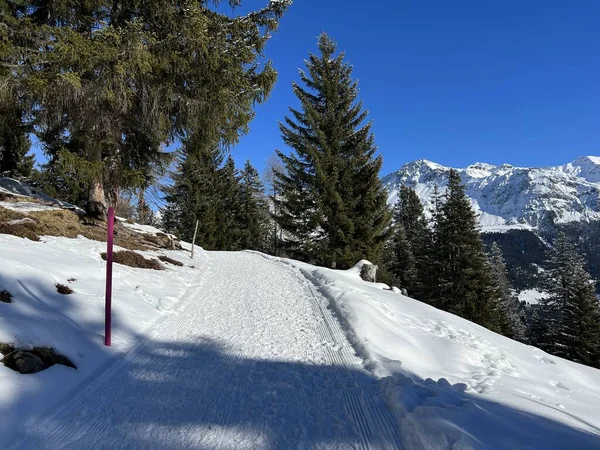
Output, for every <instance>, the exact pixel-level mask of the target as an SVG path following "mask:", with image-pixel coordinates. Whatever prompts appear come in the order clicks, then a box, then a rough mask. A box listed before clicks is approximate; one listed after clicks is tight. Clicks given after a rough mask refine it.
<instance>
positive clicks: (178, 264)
mask: <svg viewBox="0 0 600 450" xmlns="http://www.w3.org/2000/svg"><path fill="white" fill-rule="evenodd" d="M158 259H160V260H161V261H163V262H167V263H169V264H173V265H174V266H179V267H182V266H183V263H182V262H180V261H177V260H175V259H173V258H169V257H168V256H165V255H160V256H159V257H158Z"/></svg>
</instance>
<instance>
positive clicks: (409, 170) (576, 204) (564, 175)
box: [383, 156, 600, 231]
mask: <svg viewBox="0 0 600 450" xmlns="http://www.w3.org/2000/svg"><path fill="white" fill-rule="evenodd" d="M449 170H450V168H449V167H445V166H442V165H439V164H436V163H433V162H431V161H427V160H419V161H414V162H411V163H409V164H406V165H405V166H403V167H402V168H401V169H400V170H399V171H397V172H395V173H392V174H390V175H388V176H386V177H385V178H383V183H384V185H385V186H386V188H387V190H388V191H389V194H390V196H389V203H390V204H393V203H395V202H396V200H397V192H398V189H399V187H400V186H401V185H403V184H406V185H408V186H410V187H412V188H414V189H415V190H416V192H417V194H418V195H419V197H420V198H421V200H422V201H423V203H424V204H426V205H428V206H431V202H432V195H433V189H434V187H435V186H436V185H437V186H438V188H440V189H441V190H442V191H443V190H444V187H445V186H446V184H447V173H448V171H449ZM457 170H458V172H459V173H460V175H461V177H462V180H463V183H464V184H465V186H466V192H467V195H468V196H469V197H470V199H471V202H472V204H473V207H474V209H475V210H476V211H477V212H478V213H480V223H481V225H482V228H483V231H505V230H507V229H515V228H516V229H532V228H536V227H538V226H543V225H544V222H545V221H547V220H553V221H555V222H556V223H568V222H579V221H590V220H600V200H599V198H600V157H595V156H585V157H581V158H578V159H576V160H575V161H573V162H570V163H568V164H565V165H563V166H557V167H545V168H526V167H513V166H510V165H508V164H504V165H501V166H493V165H490V164H485V163H475V164H473V165H471V166H469V167H466V168H464V169H457Z"/></svg>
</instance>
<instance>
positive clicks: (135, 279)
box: [0, 209, 198, 438]
mask: <svg viewBox="0 0 600 450" xmlns="http://www.w3.org/2000/svg"><path fill="white" fill-rule="evenodd" d="M21 211H22V209H21ZM103 251H106V244H103V243H101V242H96V241H90V240H88V239H86V238H83V237H79V238H78V239H67V238H62V237H43V238H42V242H31V241H29V240H27V239H21V238H18V237H15V236H8V235H4V234H0V290H3V289H6V290H8V291H9V292H10V293H12V295H13V302H12V303H9V304H5V303H1V302H0V342H4V343H11V344H14V346H15V347H19V348H21V347H24V348H27V347H28V346H52V347H55V348H56V349H57V351H58V352H59V353H62V354H64V355H65V356H67V357H69V358H70V359H71V360H72V361H73V363H75V365H76V366H77V367H78V370H77V371H76V370H73V369H70V368H67V367H64V366H53V367H51V368H49V369H48V370H46V371H44V372H40V373H38V374H35V375H19V374H17V373H16V372H13V371H12V370H10V369H8V368H6V367H4V366H3V365H0V385H2V386H3V387H5V389H2V391H1V392H0V412H2V417H3V420H2V421H0V438H1V437H4V436H5V435H6V433H8V432H9V431H11V430H13V429H14V428H15V426H17V425H18V424H21V423H23V422H24V421H26V420H27V419H31V420H35V419H36V418H37V417H38V414H40V413H42V412H43V411H45V410H46V409H47V408H49V407H51V406H52V405H53V404H55V403H56V402H57V401H58V400H59V399H62V398H63V397H64V396H65V395H66V394H68V393H69V392H70V391H71V389H72V387H73V386H74V385H77V384H78V383H81V382H83V380H85V379H86V378H87V377H90V376H94V372H95V371H96V370H99V369H100V368H102V367H103V366H105V365H106V364H108V363H109V362H110V361H111V360H112V359H114V358H115V357H117V356H118V355H119V354H121V353H123V352H126V351H128V350H129V349H131V348H132V347H134V346H135V345H136V343H137V341H138V340H139V336H140V335H143V334H144V332H145V331H146V330H148V328H149V327H150V326H151V325H152V324H154V323H155V322H157V321H159V320H160V319H161V318H162V317H164V316H168V315H169V314H171V313H172V312H173V311H174V310H175V309H176V308H177V307H178V305H179V304H180V303H181V302H182V301H184V300H185V299H186V298H187V297H188V296H189V295H190V294H191V293H193V292H194V287H195V286H196V284H197V280H196V278H197V277H198V270H197V269H192V268H191V267H189V265H190V262H189V261H190V259H189V256H187V255H186V254H184V253H183V252H169V255H170V256H172V257H173V258H175V259H179V260H181V261H184V262H186V263H187V264H186V265H185V266H184V267H181V268H177V270H176V271H175V270H173V269H172V268H167V270H164V271H154V270H143V269H133V268H129V267H126V266H121V265H115V273H114V285H113V292H114V298H115V308H114V315H113V324H114V327H115V329H116V330H117V332H115V334H114V336H113V347H112V348H111V349H107V348H105V347H104V346H103V345H102V343H103V336H104V283H105V271H106V263H105V262H104V261H103V260H102V259H101V258H100V253H101V252H103ZM142 253H144V254H146V255H148V256H155V255H156V254H157V253H156V252H142ZM178 253H179V254H178ZM186 258H187V260H186ZM171 267H174V266H171ZM69 279H75V281H73V282H68V281H67V280H69ZM56 283H62V284H65V285H68V286H69V287H71V288H72V289H73V290H74V291H75V293H74V294H71V295H61V294H59V293H57V291H56V288H55V284H56ZM7 386H10V389H7Z"/></svg>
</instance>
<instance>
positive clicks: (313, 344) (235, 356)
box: [8, 252, 400, 450]
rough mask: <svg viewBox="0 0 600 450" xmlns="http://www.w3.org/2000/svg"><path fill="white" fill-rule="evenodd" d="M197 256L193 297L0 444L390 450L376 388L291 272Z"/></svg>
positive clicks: (239, 259)
mask: <svg viewBox="0 0 600 450" xmlns="http://www.w3.org/2000/svg"><path fill="white" fill-rule="evenodd" d="M201 257H202V258H203V259H204V261H203V263H202V264H197V266H198V267H200V270H201V272H200V271H199V275H198V279H197V280H194V283H193V284H191V285H190V290H193V292H190V290H188V293H187V294H186V295H185V296H184V297H182V299H181V300H180V303H179V304H178V305H177V306H176V309H175V310H173V311H172V312H171V314H169V315H166V316H164V319H162V320H161V321H160V322H159V323H156V324H154V325H153V326H152V327H151V330H152V331H150V332H149V333H146V334H147V336H148V338H147V340H140V343H139V344H138V346H137V347H134V348H133V349H132V350H131V351H130V352H129V353H128V354H127V355H126V356H125V357H124V358H121V359H117V360H116V361H115V360H114V359H113V360H112V362H111V363H110V364H108V367H107V365H105V366H104V367H103V368H101V369H98V370H97V371H96V372H95V373H94V374H93V375H91V376H90V377H88V379H86V380H84V381H83V383H82V384H81V385H80V386H79V387H78V389H80V390H79V393H78V394H77V395H75V396H74V397H72V398H71V399H70V400H67V401H66V403H65V404H64V405H62V406H61V407H59V408H58V409H57V410H56V412H55V413H53V414H51V415H49V416H47V418H45V419H44V420H42V421H39V422H38V423H37V424H30V426H27V427H23V430H22V431H21V434H20V435H17V436H18V438H20V439H18V440H15V441H13V442H12V445H10V444H9V446H8V448H19V449H21V448H23V449H30V448H39V449H56V448H61V449H63V448H73V449H84V448H124V449H125V448H126V449H128V450H132V449H135V448H144V449H145V448H182V449H188V448H189V449H192V448H199V449H245V448H268V449H271V448H273V449H279V448H320V449H321V448H322V449H330V448H331V449H345V448H361V449H371V448H373V449H394V448H400V438H399V436H398V434H397V428H396V424H395V421H394V419H393V416H392V414H391V412H390V411H389V410H388V409H387V407H386V405H385V402H384V400H383V398H382V395H381V392H380V389H379V386H378V384H377V381H376V380H375V379H374V378H373V377H372V376H371V375H370V374H369V373H368V371H367V370H365V369H364V367H363V361H362V360H361V359H360V358H359V357H358V356H357V355H356V354H355V352H354V349H353V348H352V346H351V345H350V343H349V342H348V340H347V338H346V335H345V333H344V331H343V329H342V327H341V325H340V324H339V323H338V321H337V319H336V318H334V317H333V315H332V312H331V311H330V310H329V309H328V308H327V305H328V301H327V300H326V299H325V298H324V297H322V296H321V295H320V294H317V293H316V290H315V288H314V287H313V286H312V283H311V282H310V281H309V280H308V279H306V277H304V276H303V275H302V274H301V272H300V271H299V270H297V269H294V268H292V267H290V266H288V265H286V264H284V263H281V262H278V261H277V260H273V259H269V258H266V257H263V256H261V255H259V254H254V253H247V252H246V253H204V252H203V253H202V256H201ZM206 342H209V343H215V342H216V344H215V345H214V346H215V347H217V350H213V349H210V348H209V350H206V349H205V347H203V345H206V344H205V343H206ZM165 351H166V354H165V353H164V352H165ZM161 352H162V353H161ZM215 355H216V356H215ZM168 357H172V358H173V361H171V360H169V358H168ZM175 357H177V358H179V359H178V360H174V358H175ZM154 381H155V382H156V383H157V384H152V385H151V386H150V387H149V388H148V386H147V385H146V384H145V383H150V382H154ZM158 383H162V384H158ZM171 399H172V404H171Z"/></svg>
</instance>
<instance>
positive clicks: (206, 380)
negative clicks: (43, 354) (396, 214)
mask: <svg viewBox="0 0 600 450" xmlns="http://www.w3.org/2000/svg"><path fill="white" fill-rule="evenodd" d="M134 228H135V226H134ZM144 230H146V231H152V230H150V229H144ZM184 247H187V244H184ZM103 249H104V245H103V244H102V243H99V242H94V241H89V240H87V239H85V238H82V237H80V238H78V239H66V238H55V237H44V238H42V242H31V241H28V240H26V239H20V238H16V237H13V236H6V235H0V289H8V290H10V291H11V292H12V293H13V295H14V302H13V303H10V304H4V303H0V342H14V343H15V344H16V345H17V346H24V347H27V346H30V345H52V346H55V347H56V349H57V350H58V351H59V352H62V353H64V354H65V355H67V356H68V357H69V358H71V359H72V360H73V362H75V363H76V364H77V366H78V369H77V370H73V369H69V368H66V367H64V366H53V367H51V368H50V369H48V370H46V371H44V372H40V373H37V374H34V375H19V374H17V373H15V372H12V371H11V370H9V369H8V368H6V367H4V366H3V365H0V383H1V385H2V387H3V388H4V389H1V390H0V413H1V414H2V417H3V420H2V421H0V442H2V443H3V444H2V446H1V447H2V448H7V449H17V448H19V449H21V448H22V449H32V448H36V449H59V448H60V449H63V448H72V449H80V448H127V449H137V448H143V449H148V448H178V449H180V448H181V449H197V448H206V449H246V448H248V449H250V448H252V449H254V448H259V449H263V448H264V449H287V448H319V449H345V448H376V449H380V448H381V449H384V448H385V449H394V448H410V449H413V448H427V449H445V448H448V449H450V448H455V449H461V448H476V449H487V448H500V449H502V448H505V449H513V448H544V449H561V448H574V449H580V448H587V449H595V448H599V449H600V406H599V405H600V371H598V370H594V369H590V368H587V367H584V366H580V365H578V364H574V363H570V362H568V361H564V360H562V359H560V358H556V357H553V356H549V355H547V354H545V353H544V352H541V351H539V350H537V349H534V348H532V347H528V346H524V345H522V344H519V343H516V342H514V341H511V340H509V339H506V338H504V337H501V336H499V335H496V334H494V333H491V332H489V331H487V330H485V329H483V328H481V327H479V326H477V325H474V324H472V323H470V322H467V321H465V320H463V319H460V318H458V317H456V316H453V315H451V314H447V313H444V312H441V311H439V310H436V309H434V308H432V307H430V306H427V305H425V304H422V303H420V302H417V301H415V300H412V299H410V298H407V297H403V296H401V295H399V294H397V293H394V292H391V291H385V290H383V288H384V287H385V286H384V285H381V284H370V283H365V282H363V281H362V280H360V279H359V276H358V269H357V268H355V269H352V270H349V271H335V270H329V269H323V268H319V267H315V266H311V265H307V264H303V263H299V262H296V261H290V260H279V259H277V258H271V257H266V256H264V255H261V254H258V253H249V252H237V253H218V252H204V251H199V252H198V253H197V254H196V255H195V259H194V261H191V260H190V258H189V252H186V251H169V252H168V253H167V254H168V255H169V256H170V257H172V258H175V259H178V260H180V261H182V262H184V266H183V267H175V266H168V265H167V270H165V271H152V270H144V269H132V268H127V267H124V266H119V265H115V284H114V292H115V295H114V298H115V300H114V334H113V343H114V345H113V347H112V348H105V347H104V346H103V345H102V333H103V300H104V299H103V294H104V285H103V280H104V271H105V264H104V262H103V261H102V260H101V259H100V256H99V253H100V252H101V251H103ZM144 253H145V254H147V255H155V254H156V253H155V252H144ZM191 265H193V266H194V267H190V266H191ZM69 278H75V279H76V280H77V281H74V282H72V283H71V284H69V285H70V286H71V287H72V288H73V289H74V290H75V294H72V295H70V296H61V295H59V294H57V293H56V291H55V289H54V284H55V283H56V282H61V283H67V280H68V279H69Z"/></svg>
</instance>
